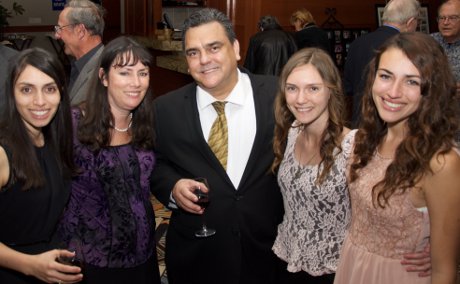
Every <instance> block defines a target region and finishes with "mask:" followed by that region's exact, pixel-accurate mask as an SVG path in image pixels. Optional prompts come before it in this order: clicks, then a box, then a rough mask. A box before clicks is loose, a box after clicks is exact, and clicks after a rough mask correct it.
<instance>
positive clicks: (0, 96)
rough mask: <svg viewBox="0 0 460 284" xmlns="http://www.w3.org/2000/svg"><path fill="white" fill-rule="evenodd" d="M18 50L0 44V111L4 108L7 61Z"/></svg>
mask: <svg viewBox="0 0 460 284" xmlns="http://www.w3.org/2000/svg"><path fill="white" fill-rule="evenodd" d="M17 54H18V52H17V51H16V50H14V49H12V48H9V47H6V46H4V45H2V44H0V62H2V63H1V64H0V113H3V111H4V109H5V88H6V86H5V83H6V78H7V74H8V66H9V64H8V61H9V60H10V58H11V57H13V56H15V55H17Z"/></svg>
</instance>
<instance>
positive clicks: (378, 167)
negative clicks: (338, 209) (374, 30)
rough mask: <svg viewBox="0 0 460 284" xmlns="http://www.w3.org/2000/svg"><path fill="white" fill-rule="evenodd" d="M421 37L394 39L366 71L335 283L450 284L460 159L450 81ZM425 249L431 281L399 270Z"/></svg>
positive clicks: (457, 238)
mask: <svg viewBox="0 0 460 284" xmlns="http://www.w3.org/2000/svg"><path fill="white" fill-rule="evenodd" d="M448 66H449V63H448V61H447V58H446V56H445V54H444V52H443V51H442V48H441V47H440V46H439V45H438V44H437V43H436V42H435V41H434V40H433V38H431V37H430V36H428V35H424V34H421V33H401V34H399V35H397V36H395V37H393V38H391V39H390V40H389V41H387V42H386V43H385V44H384V45H383V46H382V47H381V48H380V50H379V51H378V52H377V54H376V57H375V58H374V60H373V61H372V62H371V64H370V71H369V74H368V79H367V86H366V88H365V92H364V97H363V107H362V113H363V115H362V117H363V120H362V123H361V125H360V128H359V131H358V132H357V134H356V137H355V148H354V150H353V156H352V157H351V159H352V164H351V166H350V175H349V178H350V183H349V189H350V197H351V203H352V222H351V226H350V229H349V234H348V235H347V238H346V240H345V242H344V245H343V250H342V254H341V259H340V264H339V267H338V269H337V274H336V280H335V283H338V284H340V283H344V284H345V283H346V284H349V283H353V284H360V283H363V284H364V283H373V284H380V283H382V284H383V283H405V284H410V283H437V284H439V283H455V278H456V265H457V261H458V259H459V251H460V207H459V206H458V205H459V204H460V175H459V173H460V156H459V151H458V148H456V147H457V145H456V144H455V142H454V136H455V132H456V131H457V130H458V113H459V110H458V105H457V103H456V101H455V99H454V96H455V79H454V77H453V75H452V73H451V71H450V69H449V68H448ZM428 242H429V243H430V245H431V259H432V277H431V279H430V278H424V279H423V278H418V277H417V274H416V273H406V272H405V271H404V270H403V269H401V266H400V261H401V258H402V257H401V255H402V254H403V253H407V252H411V251H415V250H417V249H420V248H422V247H423V246H425V245H426V243H428Z"/></svg>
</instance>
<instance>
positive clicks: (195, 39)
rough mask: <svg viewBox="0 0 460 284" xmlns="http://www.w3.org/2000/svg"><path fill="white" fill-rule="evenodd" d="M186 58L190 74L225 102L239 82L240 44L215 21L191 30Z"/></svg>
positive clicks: (188, 35)
mask: <svg viewBox="0 0 460 284" xmlns="http://www.w3.org/2000/svg"><path fill="white" fill-rule="evenodd" d="M185 55H186V58H187V63H188V68H189V70H190V75H192V77H193V78H194V79H195V81H196V82H197V84H198V85H199V86H200V87H202V88H203V89H204V90H206V91H207V92H208V93H210V94H211V95H212V96H213V97H215V98H216V99H224V98H226V97H227V96H228V95H229V93H230V92H231V91H232V90H233V88H234V87H235V85H236V83H237V81H238V72H237V62H238V60H240V48H239V43H238V41H236V40H235V42H234V43H233V44H232V43H231V42H230V40H229V39H228V37H227V34H226V33H225V30H224V28H223V27H222V25H221V24H219V23H218V22H211V23H207V24H203V25H200V26H197V27H193V28H190V29H189V30H187V32H186V34H185Z"/></svg>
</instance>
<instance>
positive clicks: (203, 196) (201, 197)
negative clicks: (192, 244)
mask: <svg viewBox="0 0 460 284" xmlns="http://www.w3.org/2000/svg"><path fill="white" fill-rule="evenodd" d="M195 180H196V181H198V182H201V183H202V184H204V185H205V186H206V188H207V189H208V192H203V191H202V190H201V188H200V187H198V188H196V189H195V191H194V193H195V195H196V196H197V197H198V201H197V202H196V204H198V205H200V206H201V208H203V209H206V208H207V207H208V205H209V202H210V201H211V200H210V198H209V192H210V191H211V188H210V187H209V184H208V181H207V179H206V178H195ZM205 212H206V210H205ZM205 212H203V214H202V216H201V219H202V223H201V229H199V230H198V231H196V232H195V236H196V237H198V238H205V237H209V236H212V235H214V234H215V233H216V230H215V229H211V228H208V227H207V226H206V222H205V216H204V214H205Z"/></svg>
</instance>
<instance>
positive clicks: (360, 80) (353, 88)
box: [344, 26, 399, 128]
mask: <svg viewBox="0 0 460 284" xmlns="http://www.w3.org/2000/svg"><path fill="white" fill-rule="evenodd" d="M398 33H399V31H398V30H397V29H395V28H392V27H388V26H381V27H380V28H378V29H377V30H375V31H373V32H371V33H368V34H366V35H363V36H361V37H359V38H357V39H356V40H355V41H353V43H352V44H351V45H350V49H349V50H348V55H347V60H346V62H345V69H344V85H345V92H346V94H347V95H352V96H353V114H352V126H353V127H354V128H356V127H357V126H358V121H359V117H360V113H361V107H360V106H361V98H362V97H363V94H362V91H363V88H364V84H365V80H366V76H367V71H366V67H367V65H368V64H369V62H370V61H371V60H372V58H373V57H374V54H375V51H376V50H377V49H378V48H379V47H380V46H381V45H382V44H383V43H384V42H385V40H387V39H388V38H390V37H392V36H393V35H396V34H398Z"/></svg>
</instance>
